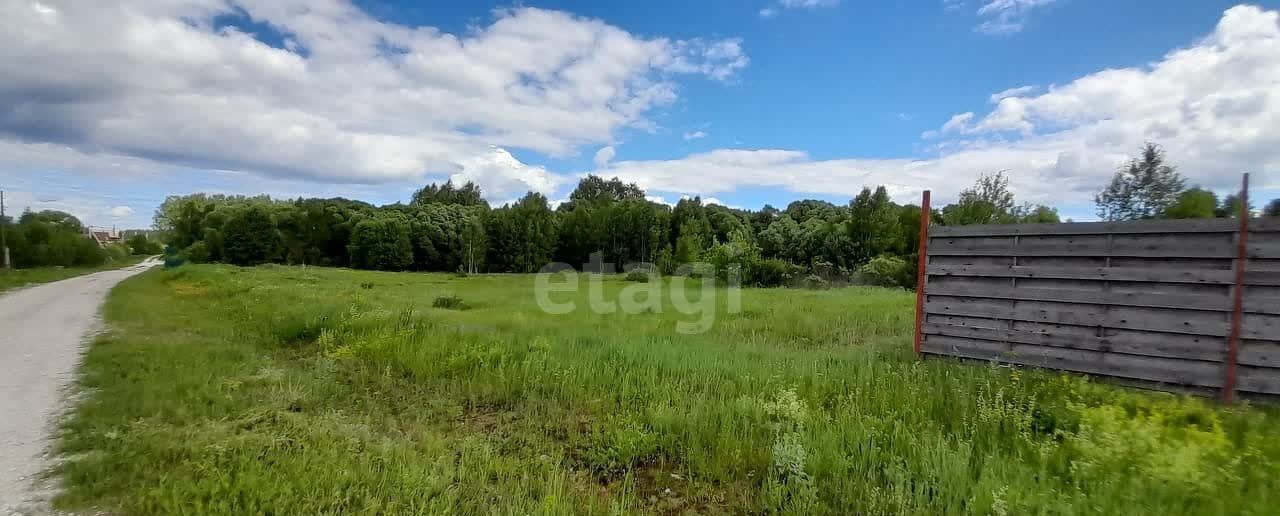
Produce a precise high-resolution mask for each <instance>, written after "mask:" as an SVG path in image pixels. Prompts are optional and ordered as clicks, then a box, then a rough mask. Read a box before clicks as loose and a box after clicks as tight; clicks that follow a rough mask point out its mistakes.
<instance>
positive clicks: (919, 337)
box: [915, 190, 933, 356]
mask: <svg viewBox="0 0 1280 516" xmlns="http://www.w3.org/2000/svg"><path fill="white" fill-rule="evenodd" d="M932 218H933V211H932V209H931V208H930V207H929V191H928V190H925V191H924V195H923V197H922V198H921V200H920V246H919V247H920V252H919V253H917V255H918V256H919V257H918V258H917V260H916V340H915V352H916V356H920V345H921V343H923V342H924V286H925V280H927V279H928V271H927V270H926V267H925V266H926V265H927V264H928V262H929V221H930V219H932Z"/></svg>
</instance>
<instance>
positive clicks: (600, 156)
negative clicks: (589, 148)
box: [592, 145, 618, 168]
mask: <svg viewBox="0 0 1280 516" xmlns="http://www.w3.org/2000/svg"><path fill="white" fill-rule="evenodd" d="M617 155H618V151H617V150H616V149H614V148H613V146H612V145H606V146H604V147H601V148H600V150H598V151H596V156H595V158H594V159H593V160H592V161H593V162H595V164H596V168H604V167H606V166H608V165H609V162H610V161H613V157H614V156H617Z"/></svg>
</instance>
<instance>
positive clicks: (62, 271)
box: [0, 256, 146, 292]
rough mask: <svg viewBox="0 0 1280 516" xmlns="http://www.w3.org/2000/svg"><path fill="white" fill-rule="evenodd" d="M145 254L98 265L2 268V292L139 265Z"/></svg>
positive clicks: (0, 290)
mask: <svg viewBox="0 0 1280 516" xmlns="http://www.w3.org/2000/svg"><path fill="white" fill-rule="evenodd" d="M145 259H146V257H145V256H130V257H129V258H127V259H124V260H116V261H114V262H109V263H107V264H104V265H101V266H98V267H34V268H31V269H13V270H4V269H2V268H0V292H4V291H6V290H12V289H16V288H22V287H26V286H29V285H38V284H40V283H50V282H54V281H59V280H64V279H67V278H74V277H76V276H83V275H85V274H92V273H95V272H102V271H109V270H115V269H123V268H125V267H128V266H130V265H137V264H139V263H142V260H145Z"/></svg>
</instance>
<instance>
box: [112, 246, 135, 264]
mask: <svg viewBox="0 0 1280 516" xmlns="http://www.w3.org/2000/svg"><path fill="white" fill-rule="evenodd" d="M105 249H106V251H107V259H108V260H110V261H113V262H116V261H120V260H125V259H128V258H129V255H130V254H132V251H131V250H130V249H129V246H127V245H124V244H111V245H108V246H107V247H106V248H105Z"/></svg>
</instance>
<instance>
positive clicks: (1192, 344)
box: [922, 323, 1226, 362]
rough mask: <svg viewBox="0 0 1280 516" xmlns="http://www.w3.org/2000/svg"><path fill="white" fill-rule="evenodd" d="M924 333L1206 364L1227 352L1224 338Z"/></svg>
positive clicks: (942, 328) (943, 329) (949, 328)
mask: <svg viewBox="0 0 1280 516" xmlns="http://www.w3.org/2000/svg"><path fill="white" fill-rule="evenodd" d="M922 329H923V332H924V333H925V334H926V335H941V336H946V337H958V338H965V339H978V340H988V341H996V342H1008V343H1014V344H1028V345H1033V346H1048V347H1055V348H1065V349H1085V350H1089V351H1100V352H1110V353H1124V354H1128V355H1140V356H1151V357H1162V358H1177V359H1184V360H1201V361H1206V362H1221V361H1222V358H1223V353H1224V352H1225V349H1226V340H1225V339H1223V338H1221V337H1191V336H1187V337H1188V338H1185V340H1183V339H1173V338H1169V337H1170V336H1169V335H1159V334H1152V333H1142V332H1132V333H1125V334H1122V335H1119V336H1115V337H1105V336H1104V337H1098V336H1093V335H1087V336H1086V335H1067V334H1061V333H1058V332H1035V331H1024V330H1011V329H993V328H975V327H970V326H953V325H949V324H936V323H927V324H925V325H924V326H923V328H922Z"/></svg>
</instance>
